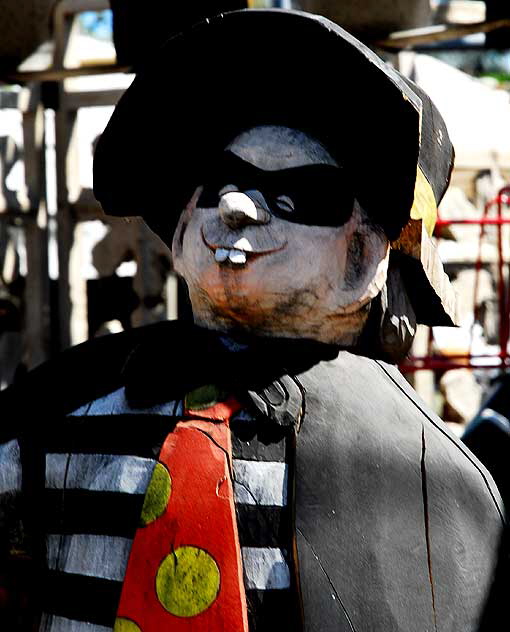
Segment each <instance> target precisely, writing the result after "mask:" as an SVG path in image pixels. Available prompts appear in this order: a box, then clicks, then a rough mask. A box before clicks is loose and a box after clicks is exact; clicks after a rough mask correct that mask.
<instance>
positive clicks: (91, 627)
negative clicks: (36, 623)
mask: <svg viewBox="0 0 510 632" xmlns="http://www.w3.org/2000/svg"><path fill="white" fill-rule="evenodd" d="M112 629H113V628H106V627H105V626H103V625H96V624H95V623H87V622H86V621H73V620H72V619H66V618H65V617H56V616H55V615H52V614H43V616H42V620H41V625H40V627H39V632H111V631H112Z"/></svg>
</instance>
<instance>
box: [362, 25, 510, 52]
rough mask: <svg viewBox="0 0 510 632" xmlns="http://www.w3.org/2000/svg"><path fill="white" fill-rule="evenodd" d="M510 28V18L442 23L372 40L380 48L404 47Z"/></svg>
mask: <svg viewBox="0 0 510 632" xmlns="http://www.w3.org/2000/svg"><path fill="white" fill-rule="evenodd" d="M501 28H510V19H504V20H493V21H491V22H478V23H477V24H466V25H457V26H448V25H446V24H441V25H438V26H428V27H425V28H420V29H411V30H409V31H397V32H395V33H391V34H390V35H389V36H388V37H386V38H385V39H380V40H377V41H374V42H372V44H373V45H375V46H379V47H380V48H389V49H399V50H400V49H402V48H413V47H415V46H422V45H424V44H434V43H436V42H447V41H449V40H455V39H460V38H462V37H466V36H467V35H474V34H476V33H490V32H492V31H494V30H496V29H501Z"/></svg>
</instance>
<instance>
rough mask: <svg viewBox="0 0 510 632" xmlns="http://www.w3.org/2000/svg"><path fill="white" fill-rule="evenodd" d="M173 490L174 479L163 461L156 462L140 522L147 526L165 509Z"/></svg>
mask: <svg viewBox="0 0 510 632" xmlns="http://www.w3.org/2000/svg"><path fill="white" fill-rule="evenodd" d="M171 492H172V479H171V478H170V474H169V473H168V470H167V469H166V467H165V466H164V465H163V464H162V463H156V467H155V468H154V471H153V472H152V478H151V482H150V483H149V486H148V487H147V491H146V492H145V500H144V501H143V507H142V514H141V516H140V523H141V525H142V527H146V526H147V525H148V524H150V523H151V522H154V520H157V518H159V517H160V516H161V515H162V514H163V512H164V511H165V509H166V507H167V505H168V501H169V500H170V494H171Z"/></svg>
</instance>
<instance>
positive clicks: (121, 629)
mask: <svg viewBox="0 0 510 632" xmlns="http://www.w3.org/2000/svg"><path fill="white" fill-rule="evenodd" d="M113 632H142V629H141V628H139V627H138V626H137V625H136V623H134V622H133V621H130V620H129V619H123V618H122V617H119V618H118V619H115V625H114V626H113Z"/></svg>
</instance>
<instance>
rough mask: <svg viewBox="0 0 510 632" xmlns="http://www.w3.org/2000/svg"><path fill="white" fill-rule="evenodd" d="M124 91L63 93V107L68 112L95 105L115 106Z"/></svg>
mask: <svg viewBox="0 0 510 632" xmlns="http://www.w3.org/2000/svg"><path fill="white" fill-rule="evenodd" d="M124 92H125V91H124V90H90V91H88V92H65V93H64V94H63V95H62V98H63V99H64V107H65V108H67V109H68V110H77V109H78V108H89V107H94V106H96V105H117V102H118V100H119V99H120V97H121V96H122V95H123V94H124Z"/></svg>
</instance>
